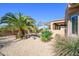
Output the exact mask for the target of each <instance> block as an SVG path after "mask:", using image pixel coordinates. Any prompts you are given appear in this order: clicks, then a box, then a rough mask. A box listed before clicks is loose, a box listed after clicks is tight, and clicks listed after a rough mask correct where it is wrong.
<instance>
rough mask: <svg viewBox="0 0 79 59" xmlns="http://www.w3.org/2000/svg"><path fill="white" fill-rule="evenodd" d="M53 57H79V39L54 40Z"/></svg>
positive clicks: (59, 38) (60, 38) (58, 38)
mask: <svg viewBox="0 0 79 59" xmlns="http://www.w3.org/2000/svg"><path fill="white" fill-rule="evenodd" d="M54 47H55V49H54V51H55V53H56V54H55V55H57V56H79V38H78V37H66V38H65V37H60V36H58V37H57V38H56V42H55V46H54Z"/></svg>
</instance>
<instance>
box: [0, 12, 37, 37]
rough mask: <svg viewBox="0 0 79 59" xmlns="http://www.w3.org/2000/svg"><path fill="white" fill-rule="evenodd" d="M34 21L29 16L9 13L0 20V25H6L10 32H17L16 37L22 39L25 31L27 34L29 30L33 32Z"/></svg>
mask: <svg viewBox="0 0 79 59" xmlns="http://www.w3.org/2000/svg"><path fill="white" fill-rule="evenodd" d="M35 22H36V21H35V20H34V19H33V18H31V17H29V16H24V15H23V14H22V13H18V14H16V15H15V14H13V13H11V12H9V13H6V14H5V15H4V16H3V17H2V18H1V23H6V24H7V25H8V26H9V28H11V31H12V32H13V31H14V30H15V31H16V30H18V33H17V35H19V36H20V37H21V38H23V37H24V35H25V33H26V32H25V31H27V33H29V31H30V30H34V28H35Z"/></svg>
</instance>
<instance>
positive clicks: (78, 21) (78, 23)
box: [78, 16, 79, 36]
mask: <svg viewBox="0 0 79 59" xmlns="http://www.w3.org/2000/svg"><path fill="white" fill-rule="evenodd" d="M78 36H79V16H78Z"/></svg>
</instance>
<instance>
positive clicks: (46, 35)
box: [41, 29, 52, 42]
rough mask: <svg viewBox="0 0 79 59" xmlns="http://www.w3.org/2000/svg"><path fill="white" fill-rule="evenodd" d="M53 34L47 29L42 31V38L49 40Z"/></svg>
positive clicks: (45, 40)
mask: <svg viewBox="0 0 79 59" xmlns="http://www.w3.org/2000/svg"><path fill="white" fill-rule="evenodd" d="M51 35H52V33H51V32H50V31H49V30H47V29H45V30H43V31H42V33H41V40H42V41H44V42H47V41H49V40H50V39H51Z"/></svg>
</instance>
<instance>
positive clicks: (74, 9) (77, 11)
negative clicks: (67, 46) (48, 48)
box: [65, 4, 79, 36]
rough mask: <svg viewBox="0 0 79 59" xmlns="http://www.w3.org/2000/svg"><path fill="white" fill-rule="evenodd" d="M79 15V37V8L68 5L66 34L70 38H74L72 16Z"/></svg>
mask: <svg viewBox="0 0 79 59" xmlns="http://www.w3.org/2000/svg"><path fill="white" fill-rule="evenodd" d="M76 14H77V15H78V34H77V35H79V6H78V5H77V6H70V4H68V7H67V12H66V18H65V19H66V20H67V21H66V23H67V29H66V32H67V34H66V35H68V36H73V34H72V22H71V18H70V17H71V16H72V15H76Z"/></svg>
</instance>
